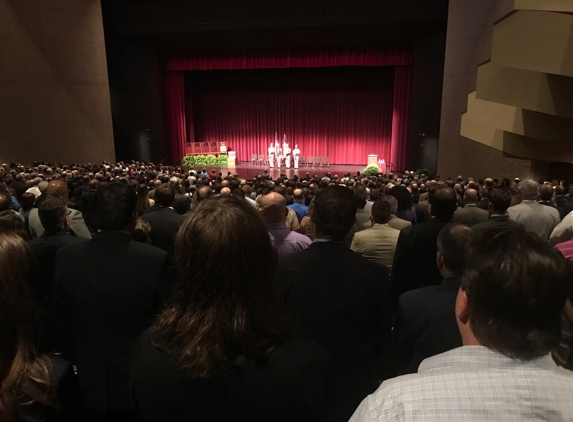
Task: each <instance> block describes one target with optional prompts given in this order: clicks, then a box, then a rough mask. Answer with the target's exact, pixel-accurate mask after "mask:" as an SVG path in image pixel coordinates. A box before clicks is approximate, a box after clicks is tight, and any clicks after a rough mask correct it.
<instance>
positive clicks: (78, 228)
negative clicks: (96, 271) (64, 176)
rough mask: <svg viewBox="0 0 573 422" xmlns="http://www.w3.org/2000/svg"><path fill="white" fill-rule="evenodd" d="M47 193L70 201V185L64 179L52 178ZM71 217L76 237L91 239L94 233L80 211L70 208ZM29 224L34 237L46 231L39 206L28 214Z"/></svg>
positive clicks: (71, 225)
mask: <svg viewBox="0 0 573 422" xmlns="http://www.w3.org/2000/svg"><path fill="white" fill-rule="evenodd" d="M46 193H47V196H48V197H52V198H64V200H65V201H66V203H67V202H68V185H67V184H66V182H65V181H63V180H60V179H58V180H52V181H51V182H50V183H49V184H48V188H47V190H46ZM69 219H70V230H71V232H72V233H73V234H74V235H75V236H76V237H81V238H84V239H91V237H92V235H91V233H90V231H89V230H88V228H87V226H86V223H85V221H84V217H83V215H82V213H81V212H80V211H78V210H74V209H70V216H69ZM28 225H29V228H30V234H31V235H32V236H33V237H39V236H41V235H42V233H44V226H42V222H41V221H40V215H39V214H38V208H32V209H31V210H30V215H29V216H28Z"/></svg>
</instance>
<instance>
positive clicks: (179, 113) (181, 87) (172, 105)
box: [165, 71, 187, 164]
mask: <svg viewBox="0 0 573 422" xmlns="http://www.w3.org/2000/svg"><path fill="white" fill-rule="evenodd" d="M165 90H166V94H167V118H168V126H169V154H170V156H169V162H171V163H177V164H179V163H180V160H181V158H182V157H183V156H184V155H185V150H184V146H185V139H186V138H187V128H186V127H185V125H186V121H185V120H186V119H185V77H184V72H182V71H174V72H166V76H165Z"/></svg>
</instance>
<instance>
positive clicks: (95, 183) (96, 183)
mask: <svg viewBox="0 0 573 422" xmlns="http://www.w3.org/2000/svg"><path fill="white" fill-rule="evenodd" d="M88 187H89V188H90V189H91V190H97V188H98V187H99V181H98V180H97V179H92V180H90V181H89V183H88Z"/></svg>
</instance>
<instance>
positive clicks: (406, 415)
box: [350, 346, 573, 422]
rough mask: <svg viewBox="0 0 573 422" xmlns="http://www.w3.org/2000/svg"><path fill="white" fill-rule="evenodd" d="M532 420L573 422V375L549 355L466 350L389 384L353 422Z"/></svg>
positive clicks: (365, 402)
mask: <svg viewBox="0 0 573 422" xmlns="http://www.w3.org/2000/svg"><path fill="white" fill-rule="evenodd" d="M532 420H548V421H572V420H573V373H572V372H569V371H567V370H565V369H563V368H559V367H557V366H556V365H555V363H554V362H553V361H552V359H551V356H549V355H548V356H545V357H543V358H540V359H537V360H534V361H529V362H523V361H519V360H514V359H511V358H508V357H506V356H504V355H502V354H500V353H497V352H494V351H492V350H489V349H487V348H486V347H483V346H462V347H459V348H457V349H454V350H450V351H448V352H445V353H442V354H439V355H437V356H433V357H431V358H428V359H426V360H424V361H423V362H422V364H421V365H420V368H419V372H418V374H411V375H405V376H402V377H398V378H394V379H391V380H388V381H386V382H384V383H383V384H382V385H381V386H380V387H379V388H378V390H376V392H374V393H373V394H371V395H369V396H368V397H366V398H365V399H364V400H363V401H362V403H361V404H360V406H359V407H358V409H357V410H356V411H355V413H354V415H353V416H352V418H351V419H350V422H359V421H463V422H471V421H487V422H492V421H504V422H507V421H532Z"/></svg>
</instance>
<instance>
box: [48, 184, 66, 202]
mask: <svg viewBox="0 0 573 422" xmlns="http://www.w3.org/2000/svg"><path fill="white" fill-rule="evenodd" d="M46 194H47V195H48V196H52V197H54V198H64V199H66V200H67V199H68V184H67V183H66V182H64V181H63V180H52V181H51V182H50V183H48V188H47V189H46Z"/></svg>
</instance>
